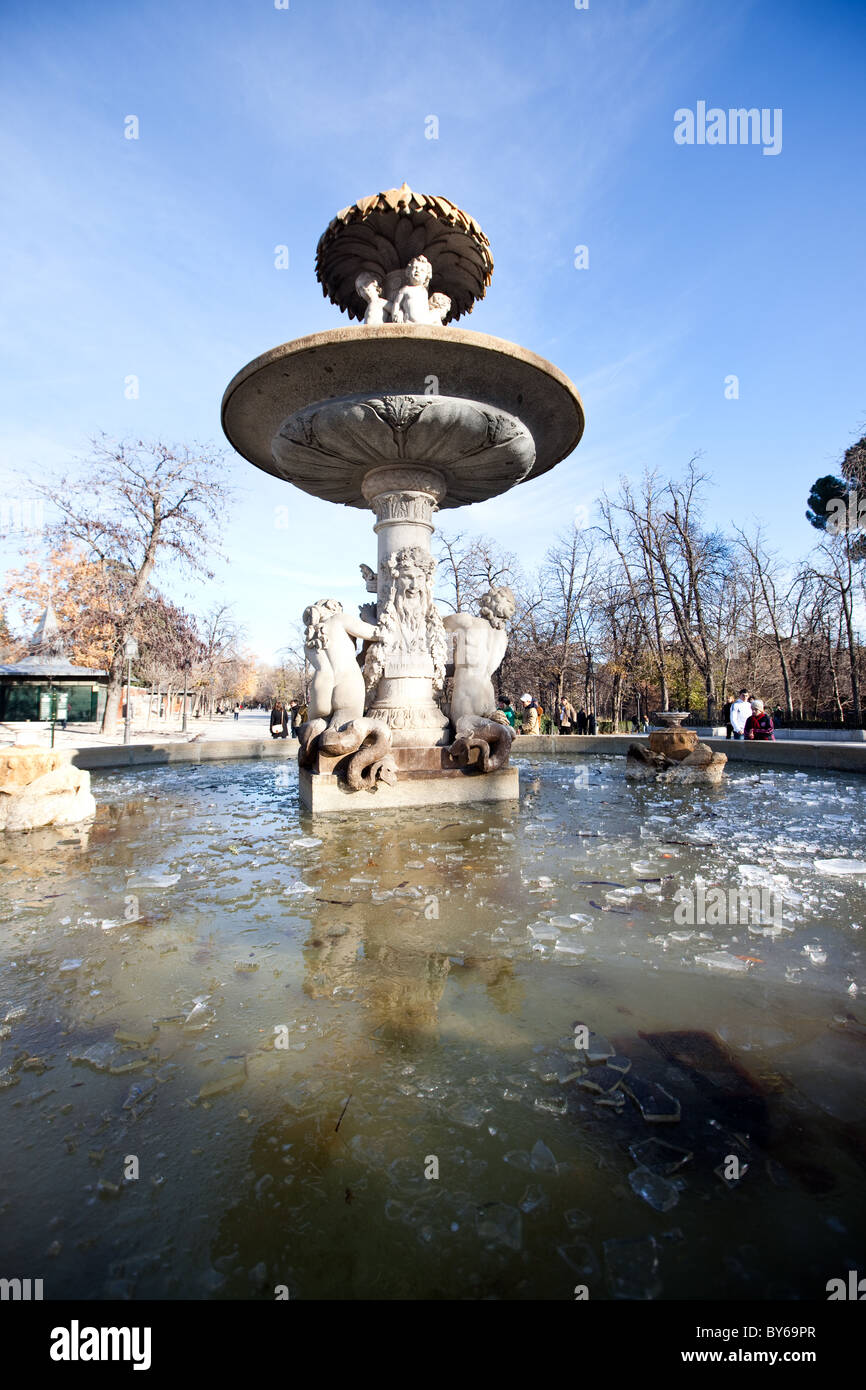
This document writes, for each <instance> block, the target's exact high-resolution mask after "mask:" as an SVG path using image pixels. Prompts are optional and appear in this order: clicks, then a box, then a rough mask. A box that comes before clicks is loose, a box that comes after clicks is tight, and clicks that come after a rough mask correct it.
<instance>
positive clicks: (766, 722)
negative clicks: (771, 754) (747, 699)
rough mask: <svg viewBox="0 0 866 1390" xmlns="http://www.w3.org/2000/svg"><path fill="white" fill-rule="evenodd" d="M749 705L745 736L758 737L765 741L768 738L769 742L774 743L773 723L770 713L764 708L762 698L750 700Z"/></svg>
mask: <svg viewBox="0 0 866 1390" xmlns="http://www.w3.org/2000/svg"><path fill="white" fill-rule="evenodd" d="M751 706H752V713H751V714H750V715H749V718H748V719H747V720H746V727H745V729H744V735H745V737H746V738H749V739H760V740H763V741H765V742H766V741H767V740H769V741H770V742H772V743H775V742H776V735H775V733H774V729H775V725H774V724H773V720H772V718H771V717H770V715H769V714H767V712H766V710H765V709H764V702H763V700H752V702H751Z"/></svg>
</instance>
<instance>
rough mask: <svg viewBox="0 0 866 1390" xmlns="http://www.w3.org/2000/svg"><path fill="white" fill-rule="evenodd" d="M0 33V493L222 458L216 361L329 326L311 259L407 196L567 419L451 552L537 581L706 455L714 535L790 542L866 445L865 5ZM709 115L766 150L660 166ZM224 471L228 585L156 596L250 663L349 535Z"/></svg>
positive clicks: (431, 13)
mask: <svg viewBox="0 0 866 1390" xmlns="http://www.w3.org/2000/svg"><path fill="white" fill-rule="evenodd" d="M0 34H2V46H0V47H2V56H0V75H2V95H0V157H2V167H3V188H4V192H5V194H6V195H7V215H6V217H5V218H4V219H3V224H2V230H0V259H2V265H3V269H4V272H5V274H4V280H5V281H6V287H5V293H4V305H5V309H4V314H3V320H2V326H0V345H2V353H3V359H4V366H3V372H2V387H0V390H2V415H0V459H2V470H3V487H4V493H5V495H6V496H7V497H9V496H15V495H18V494H20V492H21V484H20V482H19V481H18V480H17V475H18V474H19V473H20V472H21V471H24V472H25V473H28V474H29V475H30V476H37V475H39V474H41V473H43V472H44V471H46V470H52V469H55V468H57V467H58V466H61V465H63V464H64V463H66V462H67V461H68V460H70V459H72V458H74V457H75V456H76V455H80V454H81V452H82V451H84V450H85V449H86V444H87V439H88V437H89V436H91V435H92V434H95V433H98V432H100V431H104V432H106V433H107V434H109V435H113V436H116V437H124V436H131V435H136V436H138V435H143V436H145V437H162V438H164V439H170V440H174V441H193V440H198V441H201V442H205V443H208V442H211V443H213V444H214V445H215V446H221V445H222V444H223V443H224V441H223V439H222V435H221V431H220V424H219V407H220V400H221V397H222V393H223V390H224V388H225V386H226V384H227V383H228V381H229V380H230V379H231V377H232V376H234V374H235V372H236V371H237V370H238V369H239V368H240V367H242V366H243V365H244V364H245V363H246V362H247V361H249V360H250V359H251V358H253V357H256V356H258V355H259V354H260V353H261V352H264V351H265V350H267V349H268V348H270V347H273V346H275V345H276V344H277V343H280V342H284V341H286V340H288V339H291V338H295V337H300V336H302V335H304V334H307V333H312V332H317V331H319V330H322V329H327V328H331V327H337V326H339V325H340V323H343V322H346V320H345V318H344V317H343V316H342V315H340V313H339V311H338V310H337V309H336V308H334V307H333V306H332V305H330V304H329V303H328V302H327V301H326V300H325V299H324V298H323V297H322V294H321V290H320V287H319V285H318V284H317V282H316V279H315V273H314V269H313V261H314V254H315V246H316V241H317V239H318V236H319V234H320V233H321V231H322V230H323V229H324V227H325V226H326V225H327V223H328V221H329V220H330V218H331V217H332V216H333V215H334V213H336V212H337V211H338V210H339V209H340V208H342V207H344V206H345V205H346V204H347V203H350V202H352V201H354V200H355V199H356V198H358V197H361V196H363V195H364V194H368V193H371V192H375V191H377V190H379V189H384V188H389V187H393V186H394V185H399V184H400V183H402V182H403V180H404V179H405V180H406V181H407V182H408V183H409V184H410V185H411V186H412V187H414V188H417V189H419V190H422V191H424V192H432V193H442V194H444V195H445V196H447V197H449V198H451V199H452V200H453V201H455V202H457V203H459V204H460V206H462V207H464V208H465V209H466V210H467V211H469V212H470V213H472V215H473V216H475V217H476V218H477V219H478V220H479V221H480V223H481V225H482V226H483V228H484V230H485V231H486V233H487V235H488V237H489V238H490V241H491V244H492V249H493V254H494V259H495V262H496V268H495V271H494V276H493V282H492V285H491V287H490V289H489V291H488V295H487V298H486V299H485V300H484V301H483V302H482V303H481V304H480V305H478V306H477V307H476V309H475V311H474V313H473V314H472V316H471V317H470V318H468V319H464V320H461V327H464V326H465V327H467V328H472V329H477V330H479V331H483V332H486V333H491V334H494V335H496V336H499V337H502V338H507V339H511V340H512V341H516V342H518V343H520V344H522V345H523V346H525V347H527V348H529V349H531V350H532V351H534V352H537V353H539V354H541V355H542V356H544V357H547V358H549V359H550V360H551V361H553V362H555V363H556V364H557V366H559V367H560V368H561V369H562V370H563V371H565V372H566V373H567V374H568V375H569V376H570V377H571V378H572V379H573V380H574V381H575V382H576V384H577V386H578V388H579V390H580V391H581V394H582V396H583V400H584V405H585V408H586V413H587V429H586V434H585V436H584V440H583V442H582V443H581V445H580V446H579V448H578V449H577V450H576V452H575V453H574V454H573V455H572V456H571V458H570V459H568V460H567V461H566V462H564V463H563V464H561V465H560V466H559V467H558V468H557V469H555V470H554V471H553V472H551V473H549V474H548V475H546V476H545V477H544V478H541V479H539V480H538V481H537V482H534V483H529V484H526V485H523V486H521V487H520V488H518V489H515V490H514V491H512V492H511V493H508V494H505V495H504V496H503V497H500V498H498V499H495V500H494V501H491V502H488V503H484V504H483V505H481V506H478V507H474V508H470V509H462V510H459V511H454V512H449V513H446V514H444V515H443V516H442V524H443V528H444V529H447V530H450V531H452V532H453V531H454V530H457V529H459V530H465V531H473V532H478V533H484V534H490V535H494V536H496V537H497V538H498V539H499V540H500V541H501V542H502V544H503V545H504V546H505V547H506V548H507V549H510V550H513V551H515V552H517V553H518V554H519V555H520V556H521V558H522V560H523V562H524V563H525V564H526V565H527V566H528V567H532V566H533V565H534V564H536V563H537V562H538V561H539V560H540V559H541V558H542V556H543V553H544V550H545V548H546V546H547V545H548V544H549V543H550V541H551V540H552V538H553V536H554V535H555V534H556V532H557V530H559V529H561V528H562V527H563V525H567V524H568V522H569V520H570V518H571V516H572V515H573V514H574V511H575V509H576V508H577V507H579V506H581V505H583V506H588V507H591V506H592V503H593V499H594V498H595V497H596V496H597V494H598V492H599V490H600V488H601V487H602V486H603V485H605V484H607V485H608V486H610V487H615V485H616V480H617V478H618V476H619V475H620V474H621V473H625V474H627V475H630V476H632V477H637V476H638V475H639V473H640V472H641V471H642V469H643V467H644V466H645V465H649V466H650V467H658V468H660V469H663V470H665V471H667V472H669V473H670V472H676V471H678V470H680V469H681V468H683V467H684V466H685V464H686V463H687V461H688V459H689V458H690V457H691V455H692V454H693V453H694V452H695V451H697V450H702V451H703V463H704V466H705V467H706V468H707V469H708V470H709V471H710V472H711V473H712V474H713V476H714V479H715V483H716V486H715V488H714V491H713V510H712V518H713V520H715V521H716V522H717V523H718V524H720V525H723V526H724V525H728V524H730V523H731V522H736V523H738V524H740V525H749V524H750V523H751V521H752V519H753V518H756V517H757V518H760V519H762V520H763V521H764V523H765V525H766V529H767V533H768V536H769V538H770V539H771V541H772V542H773V543H774V544H775V545H776V546H777V547H778V548H779V549H780V550H781V551H782V552H783V553H784V554H786V555H788V556H789V557H791V558H795V557H796V556H798V555H800V554H802V553H803V552H804V551H805V550H806V549H807V548H808V546H809V545H810V544H811V542H812V540H813V539H814V533H813V532H810V531H809V528H808V526H807V524H806V522H805V520H804V519H803V512H804V510H805V501H806V495H807V493H808V490H809V485H810V483H811V482H812V480H813V479H814V478H815V477H817V476H818V475H820V474H823V473H826V472H830V471H833V470H834V469H835V466H836V463H837V460H838V458H839V456H840V455H841V453H842V451H843V450H844V448H845V447H846V446H847V445H848V444H849V443H851V442H852V440H853V439H854V438H855V437H857V436H858V435H859V434H860V433H862V432H863V429H864V426H866V372H864V357H866V351H864V332H863V305H864V289H866V285H864V280H866V274H864V251H863V246H864V237H863V228H864V225H866V186H864V180H863V169H864V165H866V160H864V131H866V96H864V83H863V80H862V57H863V51H864V47H863V46H864V40H866V5H863V4H862V3H860V0H824V2H823V3H822V4H820V5H815V4H814V3H799V0H754V3H747V2H746V3H738V2H737V0H732V3H711V2H710V0H700V3H698V0H643V3H635V2H634V0H589V7H588V8H587V9H585V10H577V9H575V7H574V3H573V0H543V3H539V2H538V0H532V2H530V0H523V2H521V0H438V2H437V0H425V3H412V0H401V2H400V3H398V2H397V0H393V2H392V0H385V2H384V3H378V4H376V3H369V0H290V8H288V9H287V10H277V9H276V8H275V6H274V3H273V0H183V3H180V4H170V3H168V0H138V3H136V4H135V5H122V4H117V3H115V0H104V3H87V0H81V2H80V3H75V2H74V0H73V2H72V3H68V4H63V5H53V6H43V5H33V4H31V3H25V0H19V3H13V2H12V0H6V4H5V6H4V9H3V17H2V20H0ZM701 100H703V101H706V102H707V104H708V106H710V107H712V106H718V107H721V108H724V109H728V108H731V107H740V106H744V107H758V108H770V109H775V108H781V110H782V112H783V125H782V131H783V140H782V150H781V153H779V154H778V155H776V156H767V155H764V154H763V153H762V150H761V148H760V147H759V146H751V145H750V146H740V145H728V146H709V145H692V146H683V145H678V144H676V143H675V141H674V138H673V132H674V112H675V111H676V110H677V109H679V108H683V107H690V108H692V109H694V108H695V107H696V104H697V102H698V101H701ZM130 114H134V115H136V116H137V117H138V118H139V123H140V138H139V139H138V140H135V141H133V140H127V139H125V138H124V118H125V117H126V116H128V115H130ZM431 114H433V115H436V116H437V117H438V120H439V138H438V139H437V140H430V139H426V138H425V120H426V117H427V116H429V115H431ZM281 244H285V245H287V246H288V247H289V252H290V266H289V269H288V270H277V269H275V267H274V248H275V246H277V245H281ZM577 245H586V246H588V248H589V268H588V269H585V270H578V269H575V266H574V248H575V246H577ZM131 374H134V375H135V376H137V377H138V378H139V382H140V396H139V398H138V399H137V400H128V399H126V397H125V395H124V382H125V379H126V378H127V377H128V376H129V375H131ZM731 374H734V375H736V376H737V377H738V378H739V399H736V400H728V399H726V398H725V378H726V377H728V376H729V375H731ZM231 460H232V461H231V464H230V472H231V475H232V479H233V482H234V483H235V484H236V486H237V489H238V495H237V498H236V500H235V502H234V504H233V506H232V508H231V510H230V513H229V514H228V515H227V517H226V522H225V527H224V533H223V536H222V541H223V545H224V550H225V554H226V556H227V560H228V563H227V564H220V566H219V569H218V574H217V578H216V580H215V581H214V583H213V584H210V585H207V586H204V585H202V584H201V583H198V584H196V583H192V584H191V583H189V582H187V581H184V580H182V579H180V578H179V577H170V576H169V575H168V574H165V575H164V576H163V581H162V582H163V585H164V587H165V588H167V589H168V590H169V592H171V594H172V596H173V597H175V598H176V599H177V600H178V601H180V602H182V603H185V604H186V605H188V606H190V607H193V608H198V609H203V608H206V607H207V606H208V605H209V604H210V602H211V601H213V600H214V599H220V600H228V601H230V602H232V603H234V604H235V612H236V616H237V618H238V619H239V620H240V621H241V622H243V623H244V624H245V626H246V628H247V632H248V638H249V642H250V645H251V646H252V647H253V649H254V650H255V651H256V652H257V653H258V654H259V655H260V656H262V657H263V658H266V659H270V658H271V657H273V656H274V654H275V653H276V651H277V649H278V648H279V647H280V646H281V645H283V643H284V642H285V641H286V639H287V637H288V634H289V629H290V627H291V625H292V624H293V623H294V622H295V621H296V620H297V617H298V616H299V614H300V611H301V610H302V609H303V607H304V605H305V604H306V603H307V602H310V601H311V600H313V599H316V598H319V597H322V596H324V595H325V594H327V593H333V594H334V595H335V596H336V597H339V598H341V599H342V600H343V602H344V603H345V604H346V605H347V606H348V605H354V604H355V603H359V602H363V601H364V599H365V594H364V592H363V588H362V585H361V584H360V582H359V581H358V578H357V564H358V563H359V562H360V561H362V560H366V561H368V562H369V561H370V559H371V557H374V556H375V539H374V537H373V534H372V530H371V524H372V516H371V515H368V514H367V513H365V512H361V511H354V510H351V509H347V508H335V507H332V506H329V505H328V504H327V503H324V502H320V501H318V500H316V499H314V498H311V497H307V496H306V495H304V494H302V493H300V492H298V491H296V490H295V489H290V488H289V487H288V486H287V485H285V484H281V483H280V482H279V481H277V480H276V479H273V478H270V477H269V476H267V475H264V474H260V473H258V472H257V470H255V469H254V468H252V466H251V465H249V464H247V463H246V462H244V461H243V460H242V459H240V458H239V457H238V456H237V455H231ZM286 503H289V504H290V506H291V507H292V517H293V521H295V522H296V523H297V524H296V525H294V526H293V527H292V529H290V530H288V531H286V530H284V529H279V528H278V527H277V525H276V524H275V523H276V517H277V508H278V507H279V506H281V505H284V504H286ZM6 553H7V554H8V551H7V552H6ZM335 557H338V558H336V559H335Z"/></svg>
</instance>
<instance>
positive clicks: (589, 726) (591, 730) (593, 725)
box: [586, 710, 598, 734]
mask: <svg viewBox="0 0 866 1390" xmlns="http://www.w3.org/2000/svg"><path fill="white" fill-rule="evenodd" d="M586 732H587V733H588V734H597V733H598V720H597V719H596V717H595V711H594V710H593V712H592V714H591V715H589V717H588V719H587V721H586Z"/></svg>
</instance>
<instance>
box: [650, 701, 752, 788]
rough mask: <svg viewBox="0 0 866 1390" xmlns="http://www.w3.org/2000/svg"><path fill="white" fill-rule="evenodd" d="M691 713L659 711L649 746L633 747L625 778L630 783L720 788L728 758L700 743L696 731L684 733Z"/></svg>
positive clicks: (691, 730)
mask: <svg viewBox="0 0 866 1390" xmlns="http://www.w3.org/2000/svg"><path fill="white" fill-rule="evenodd" d="M688 717H689V711H688V710H682V709H680V710H672V709H666V710H659V711H658V712H657V713H656V714H654V715H653V723H655V724H661V725H662V728H661V729H653V731H652V732H651V734H650V736H649V739H648V741H647V743H646V744H642V743H630V744H629V747H628V752H627V754H626V762H625V775H626V777H627V778H628V779H629V781H631V782H683V783H687V784H693V783H696V784H700V785H706V786H712V787H715V786H718V784H719V783H720V782H721V780H722V777H723V775H724V771H725V766H726V764H727V761H728V759H727V756H726V755H725V754H724V753H719V752H716V751H714V750H713V749H712V748H711V747H710V745H709V744H708V743H700V742H699V740H698V735H697V731H696V730H695V729H684V728H683V727H682V726H683V721H684V720H686V719H688Z"/></svg>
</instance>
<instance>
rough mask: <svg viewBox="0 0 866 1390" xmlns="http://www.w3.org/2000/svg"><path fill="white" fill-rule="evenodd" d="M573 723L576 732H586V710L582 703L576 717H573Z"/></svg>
mask: <svg viewBox="0 0 866 1390" xmlns="http://www.w3.org/2000/svg"><path fill="white" fill-rule="evenodd" d="M575 723H576V724H577V732H578V733H579V734H585V733H586V710H585V709H584V708H583V705H581V707H580V709H579V710H578V711H577V717H576V719H575Z"/></svg>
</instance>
